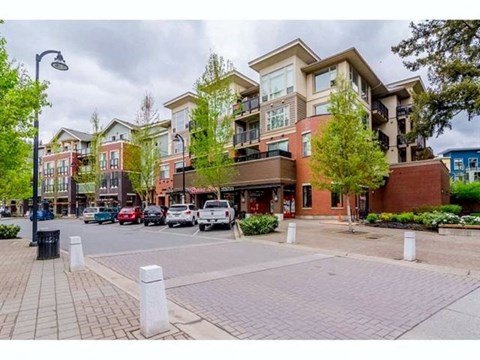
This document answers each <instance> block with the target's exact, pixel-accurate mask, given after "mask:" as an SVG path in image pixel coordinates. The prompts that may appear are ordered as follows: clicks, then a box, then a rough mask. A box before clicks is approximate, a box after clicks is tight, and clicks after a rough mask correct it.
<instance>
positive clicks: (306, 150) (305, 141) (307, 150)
mask: <svg viewBox="0 0 480 360" xmlns="http://www.w3.org/2000/svg"><path fill="white" fill-rule="evenodd" d="M311 138H312V135H311V133H308V134H303V135H302V149H303V151H302V154H303V156H310V155H312V150H311Z"/></svg>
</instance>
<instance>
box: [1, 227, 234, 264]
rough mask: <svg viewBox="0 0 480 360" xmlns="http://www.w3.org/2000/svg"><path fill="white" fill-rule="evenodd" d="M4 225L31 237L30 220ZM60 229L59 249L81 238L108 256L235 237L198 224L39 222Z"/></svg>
mask: <svg viewBox="0 0 480 360" xmlns="http://www.w3.org/2000/svg"><path fill="white" fill-rule="evenodd" d="M1 223H2V224H18V225H20V227H21V230H20V233H19V234H18V236H19V237H22V238H25V239H31V238H32V222H31V221H30V220H28V219H19V218H9V219H2V221H1ZM44 229H45V230H57V229H59V230H60V247H61V248H62V249H64V250H68V245H69V237H70V236H80V237H81V238H82V244H83V251H84V254H85V255H92V254H108V253H117V252H123V251H135V250H146V249H158V248H165V247H174V246H175V247H176V246H183V245H194V244H205V243H211V242H219V243H221V242H224V241H229V240H233V239H234V238H235V236H234V233H233V230H223V229H207V231H205V232H203V231H202V232H200V231H199V229H198V225H196V226H192V227H188V226H185V227H183V226H178V225H177V226H174V227H173V228H168V227H167V226H163V225H162V226H154V225H149V226H144V225H143V224H139V225H137V224H128V223H127V224H124V225H122V226H120V225H119V224H118V223H115V224H109V223H105V224H102V225H99V224H96V223H90V224H85V223H84V222H83V221H82V220H81V219H58V220H48V221H39V222H38V230H44Z"/></svg>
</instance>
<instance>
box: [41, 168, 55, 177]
mask: <svg viewBox="0 0 480 360" xmlns="http://www.w3.org/2000/svg"><path fill="white" fill-rule="evenodd" d="M53 174H55V169H54V168H48V169H45V170H43V176H53Z"/></svg>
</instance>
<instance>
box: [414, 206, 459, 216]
mask: <svg viewBox="0 0 480 360" xmlns="http://www.w3.org/2000/svg"><path fill="white" fill-rule="evenodd" d="M413 212H414V213H415V214H423V213H433V212H442V213H451V214H455V215H459V214H460V213H461V212H462V207H461V206H460V205H455V204H449V205H437V206H435V205H422V206H419V207H417V208H415V209H413Z"/></svg>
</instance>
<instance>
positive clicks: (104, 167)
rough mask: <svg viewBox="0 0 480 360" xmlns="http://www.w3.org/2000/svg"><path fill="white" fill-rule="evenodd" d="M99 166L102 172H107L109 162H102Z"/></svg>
mask: <svg viewBox="0 0 480 360" xmlns="http://www.w3.org/2000/svg"><path fill="white" fill-rule="evenodd" d="M98 166H99V167H100V170H106V169H107V160H100V161H99V162H98Z"/></svg>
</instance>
